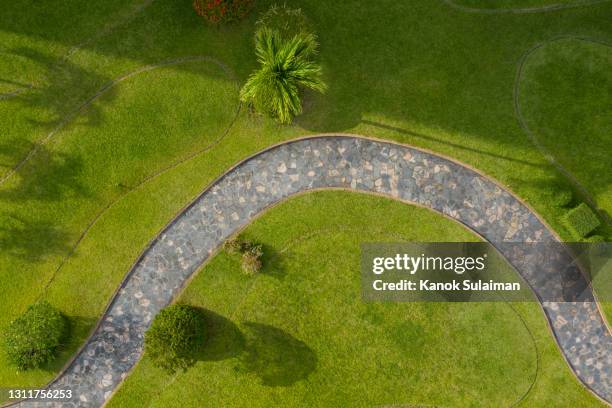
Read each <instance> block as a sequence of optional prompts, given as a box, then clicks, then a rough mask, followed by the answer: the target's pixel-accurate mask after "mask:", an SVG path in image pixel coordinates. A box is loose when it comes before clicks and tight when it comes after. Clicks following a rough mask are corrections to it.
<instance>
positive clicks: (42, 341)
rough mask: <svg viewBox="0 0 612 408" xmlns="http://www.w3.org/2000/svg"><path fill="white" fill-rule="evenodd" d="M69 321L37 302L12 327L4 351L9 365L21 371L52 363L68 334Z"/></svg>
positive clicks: (48, 306)
mask: <svg viewBox="0 0 612 408" xmlns="http://www.w3.org/2000/svg"><path fill="white" fill-rule="evenodd" d="M67 329H68V322H67V321H66V318H65V317H64V316H63V315H62V314H61V312H60V311H59V310H57V309H56V308H54V307H53V306H51V305H50V304H49V303H48V302H45V301H43V302H38V303H35V304H33V305H31V306H30V307H28V309H27V310H26V312H25V313H24V314H23V315H22V316H20V317H18V318H17V319H15V320H14V321H13V322H11V324H10V325H9V327H8V329H7V331H6V333H5V334H4V348H5V352H6V355H7V357H8V360H9V362H10V363H12V364H14V365H16V366H17V367H18V368H19V369H20V370H27V369H30V368H38V367H41V366H42V365H44V364H46V363H48V362H50V361H51V360H53V358H54V357H55V355H56V352H57V349H58V347H59V346H60V345H61V344H62V340H63V339H64V336H65V335H66V333H67Z"/></svg>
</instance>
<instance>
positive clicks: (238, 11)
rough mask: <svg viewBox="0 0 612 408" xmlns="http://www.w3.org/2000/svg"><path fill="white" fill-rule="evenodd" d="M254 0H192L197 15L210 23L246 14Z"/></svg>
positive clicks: (241, 16)
mask: <svg viewBox="0 0 612 408" xmlns="http://www.w3.org/2000/svg"><path fill="white" fill-rule="evenodd" d="M254 1H255V0H193V8H194V9H195V11H196V13H198V15H199V16H201V17H203V18H204V19H205V20H207V21H209V22H211V23H226V22H230V21H236V20H239V19H241V18H243V17H244V16H246V15H247V14H248V13H249V11H251V8H252V7H253V3H254Z"/></svg>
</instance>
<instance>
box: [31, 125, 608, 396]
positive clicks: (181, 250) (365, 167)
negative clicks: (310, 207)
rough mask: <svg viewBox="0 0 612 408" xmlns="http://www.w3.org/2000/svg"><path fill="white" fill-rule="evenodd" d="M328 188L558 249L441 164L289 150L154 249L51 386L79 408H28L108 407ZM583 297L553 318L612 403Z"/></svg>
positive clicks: (503, 200)
mask: <svg viewBox="0 0 612 408" xmlns="http://www.w3.org/2000/svg"><path fill="white" fill-rule="evenodd" d="M319 188H346V189H352V190H357V191H366V192H375V193H380V194H383V195H386V196H389V197H392V198H396V199H401V200H404V201H409V202H412V203H415V204H419V205H422V206H426V207H430V208H432V209H434V210H436V211H439V212H441V213H443V214H445V215H447V216H449V217H452V218H455V219H457V220H458V221H460V222H462V223H463V224H465V225H466V226H468V227H469V228H471V229H472V230H474V231H476V232H477V233H479V234H480V235H482V236H483V237H484V238H485V239H487V240H488V241H490V242H492V243H494V244H495V243H496V242H497V243H502V242H546V241H554V239H555V238H554V236H553V235H552V233H551V232H550V231H549V230H548V229H547V228H546V227H545V226H544V225H543V224H542V223H541V222H540V221H539V220H538V218H537V217H536V216H535V214H533V213H532V212H531V211H530V210H529V209H528V208H527V207H525V206H524V205H523V204H521V202H520V201H518V200H517V199H516V198H515V197H514V196H512V195H511V194H509V193H508V192H507V191H505V190H504V189H502V188H500V187H499V186H498V185H496V184H495V183H493V182H491V181H490V180H488V179H487V178H485V177H483V176H481V175H480V174H478V173H476V172H474V171H472V170H470V169H468V168H466V167H464V166H461V165H459V164H457V163H454V162H451V161H449V160H447V159H444V158H440V157H438V156H436V155H434V154H431V153H425V152H422V151H419V150H416V149H412V148H409V147H405V146H399V145H395V144H392V143H386V142H380V141H372V140H366V139H360V138H356V137H343V136H324V137H316V138H310V139H303V140H298V141H294V142H289V143H286V144H284V145H281V146H277V147H274V148H271V149H270V150H268V151H264V152H262V153H260V154H259V155H257V156H255V157H253V158H251V159H249V160H246V161H245V162H243V163H241V164H240V165H239V166H237V167H236V168H235V169H233V170H232V171H230V172H229V173H227V174H226V175H225V176H223V177H222V178H221V179H220V180H218V181H217V182H216V183H215V184H214V185H213V186H212V187H210V188H209V189H207V190H206V191H205V192H204V193H202V195H200V196H199V197H198V198H197V199H196V200H195V202H194V203H193V204H192V205H190V206H189V207H188V208H187V209H186V210H185V211H183V212H182V213H181V214H179V215H178V216H177V218H176V219H175V220H174V221H173V222H172V223H171V224H170V225H169V226H168V227H167V228H166V229H165V230H164V231H163V232H162V233H160V234H159V236H158V237H157V238H156V239H155V240H154V241H153V242H152V244H151V246H150V247H149V248H148V249H147V250H146V251H145V253H144V254H143V255H142V257H141V258H140V259H139V260H138V262H137V263H136V265H135V266H134V268H133V269H132V270H131V271H130V273H129V276H128V278H127V279H126V281H125V283H124V285H123V286H122V287H121V289H120V290H119V291H118V293H117V295H116V296H115V298H114V299H113V301H112V303H111V305H110V307H109V309H108V311H107V313H106V314H105V315H104V316H103V317H102V320H101V324H100V326H99V328H98V329H97V330H96V332H95V333H94V335H93V336H92V337H91V339H89V341H88V342H87V344H86V346H85V347H84V349H83V350H82V352H81V353H80V354H79V355H78V356H77V358H76V359H75V360H74V362H73V363H72V364H71V365H70V366H69V367H68V369H67V370H66V371H65V372H64V373H63V374H62V375H60V377H59V378H58V379H57V380H56V381H54V382H53V383H52V384H51V385H50V388H52V389H72V390H73V393H74V394H75V398H74V399H73V400H72V401H70V402H63V403H57V402H56V403H49V402H34V401H24V402H21V403H20V405H21V406H24V407H26V406H28V407H30V406H50V405H57V406H60V405H61V406H87V407H97V406H100V405H102V404H103V403H104V402H105V401H106V400H107V399H108V398H109V396H110V395H111V393H112V392H113V390H114V389H115V388H116V387H117V386H118V385H119V383H120V382H121V381H122V380H123V378H125V376H126V373H127V372H128V370H129V369H130V368H131V367H132V366H133V365H134V364H135V363H136V362H137V360H138V358H139V357H140V355H141V353H142V347H143V334H144V331H145V330H146V328H147V327H148V326H149V324H150V323H151V319H152V318H153V316H155V314H156V313H157V312H158V311H159V310H160V309H161V308H162V307H164V306H165V305H167V304H168V303H169V302H170V301H171V300H172V299H173V297H174V296H175V295H176V294H177V293H178V291H179V290H180V288H181V285H182V284H183V282H185V280H186V279H187V278H188V277H189V276H190V275H191V274H193V273H194V272H195V271H196V270H197V269H198V267H199V266H200V265H201V264H202V263H203V262H204V261H205V260H206V259H207V258H208V257H209V256H210V255H211V253H212V252H213V251H214V250H215V249H216V248H217V247H218V246H219V245H221V244H222V243H223V241H224V240H225V239H227V238H228V237H229V236H230V235H231V234H232V233H234V232H235V231H237V230H238V229H240V228H242V227H244V226H245V225H246V224H248V223H249V221H250V220H251V219H252V218H253V217H254V216H255V215H257V214H258V213H260V212H261V211H263V210H264V209H265V208H267V207H268V206H270V205H272V204H274V203H276V202H278V201H281V200H283V199H285V198H287V197H289V196H291V195H292V194H296V193H298V192H303V191H308V190H312V189H319ZM500 251H502V252H504V251H505V253H504V255H506V256H507V257H508V259H509V260H510V261H511V262H512V263H514V264H515V266H516V267H517V269H518V271H519V272H520V273H521V274H523V275H524V277H525V278H526V279H527V280H528V281H529V282H530V283H531V284H532V286H533V289H534V291H535V293H536V294H537V295H540V293H539V291H541V292H542V293H541V294H542V295H544V294H545V292H547V291H549V290H550V288H549V283H550V280H549V279H534V278H533V275H534V274H537V273H538V272H539V271H540V269H539V268H537V267H536V268H534V267H533V265H534V263H533V262H526V261H525V257H524V256H522V255H521V254H519V253H516V252H513V251H511V250H509V249H507V248H506V249H504V247H503V246H501V245H500ZM535 262H538V261H537V260H536V261H535ZM550 269H551V268H549V270H550ZM541 270H542V271H543V272H542V273H553V274H554V271H552V272H550V271H549V272H546V271H545V268H543V269H541ZM539 282H544V284H540V283H539ZM539 286H541V287H539ZM547 296H548V295H547ZM583 296H586V298H587V300H586V301H582V302H564V301H559V302H558V301H542V307H543V309H544V312H545V314H546V317H547V318H548V320H549V322H550V324H551V327H552V329H553V332H554V335H555V338H556V341H557V342H558V344H559V346H560V348H561V350H562V352H563V354H564V355H565V357H566V358H567V360H568V362H569V363H570V365H571V367H572V369H573V370H574V372H575V374H576V376H577V377H578V378H579V379H580V380H581V381H582V382H583V383H584V384H586V385H587V386H588V387H589V388H590V389H591V390H593V391H594V392H595V393H596V394H597V395H599V396H600V397H602V398H603V399H605V400H607V401H611V400H612V380H611V379H612V375H611V373H612V371H611V370H612V353H611V351H612V349H611V347H612V341H611V337H610V333H609V331H608V329H607V326H606V325H605V322H604V321H603V319H602V317H601V315H600V313H599V311H598V309H597V305H596V303H595V302H594V301H593V300H592V295H591V294H590V291H589V289H587V294H586V295H585V294H584V292H583ZM541 299H543V298H542V297H541ZM560 300H563V299H560Z"/></svg>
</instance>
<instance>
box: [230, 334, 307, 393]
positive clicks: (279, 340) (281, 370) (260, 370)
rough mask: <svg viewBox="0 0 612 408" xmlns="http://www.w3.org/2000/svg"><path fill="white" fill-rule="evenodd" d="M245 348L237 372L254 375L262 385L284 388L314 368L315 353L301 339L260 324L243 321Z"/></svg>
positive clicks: (302, 377)
mask: <svg viewBox="0 0 612 408" xmlns="http://www.w3.org/2000/svg"><path fill="white" fill-rule="evenodd" d="M243 326H244V327H245V329H246V331H247V334H246V338H247V342H246V349H245V352H244V353H243V354H241V356H240V361H239V365H238V367H237V369H238V371H244V372H247V373H252V374H255V375H256V376H257V377H259V378H260V380H261V382H262V384H263V385H265V386H269V387H287V386H290V385H292V384H294V383H296V382H298V381H300V380H303V379H305V378H307V377H308V375H309V374H310V373H311V372H313V371H314V370H315V369H316V367H317V356H316V354H315V353H314V351H313V350H312V349H311V348H310V347H308V345H306V343H304V342H303V341H301V340H298V339H296V338H295V337H293V336H291V335H290V334H289V333H287V332H285V331H283V330H281V329H278V328H276V327H273V326H269V325H266V324H261V323H253V322H245V323H243Z"/></svg>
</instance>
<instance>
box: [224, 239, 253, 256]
mask: <svg viewBox="0 0 612 408" xmlns="http://www.w3.org/2000/svg"><path fill="white" fill-rule="evenodd" d="M247 246H248V243H247V242H245V241H243V240H241V239H240V238H234V239H229V240H227V241H225V244H223V248H224V249H225V250H226V251H227V252H229V253H230V254H238V253H242V252H243V250H244V248H246V247H247Z"/></svg>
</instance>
